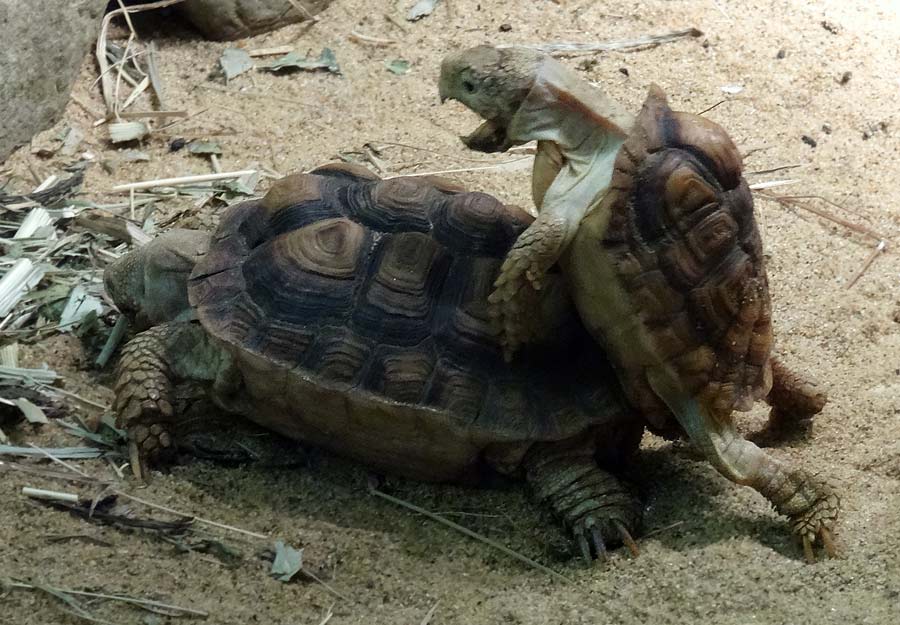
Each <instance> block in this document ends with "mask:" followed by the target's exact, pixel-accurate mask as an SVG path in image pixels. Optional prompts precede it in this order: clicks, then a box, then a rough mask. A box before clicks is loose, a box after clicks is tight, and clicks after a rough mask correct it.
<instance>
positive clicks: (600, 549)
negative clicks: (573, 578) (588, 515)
mask: <svg viewBox="0 0 900 625" xmlns="http://www.w3.org/2000/svg"><path fill="white" fill-rule="evenodd" d="M591 538H592V541H591V542H592V544H593V545H594V553H596V554H597V559H598V560H601V561H602V562H606V559H607V557H608V554H607V553H606V543H605V542H604V540H603V532H601V531H600V528H599V527H597V526H596V525H592V526H591Z"/></svg>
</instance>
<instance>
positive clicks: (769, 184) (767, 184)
mask: <svg viewBox="0 0 900 625" xmlns="http://www.w3.org/2000/svg"><path fill="white" fill-rule="evenodd" d="M798 182H801V180H800V179H799V178H790V179H788V180H766V181H764V182H754V183H753V184H751V185H750V186H749V188H750V190H751V191H760V190H762V189H771V188H773V187H783V186H784V185H786V184H797V183H798Z"/></svg>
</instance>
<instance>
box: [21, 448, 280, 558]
mask: <svg viewBox="0 0 900 625" xmlns="http://www.w3.org/2000/svg"><path fill="white" fill-rule="evenodd" d="M31 447H34V448H35V449H37V450H38V451H40V452H41V453H43V454H44V455H45V456H47V457H48V458H49V459H50V460H52V461H54V462H56V463H58V464H60V465H62V466H63V467H65V468H66V469H68V470H70V471H72V472H73V473H76V474H77V475H79V476H81V477H82V478H89V477H90V476H88V474H87V473H85V472H84V471H82V470H81V469H79V468H78V467H75V466H73V465H71V464H69V463H68V462H65V461H63V460H60V459H59V458H57V457H55V456H54V455H53V454H52V453H50V452H49V451H47V450H46V449H43V448H41V447H38V446H37V445H34V444H32V445H31ZM98 482H100V480H98ZM110 493H111V494H113V495H117V496H119V497H124V498H125V499H130V500H132V501H136V502H137V503H140V504H143V505H145V506H147V507H148V508H155V509H156V510H161V511H163V512H168V513H169V514H175V515H178V516H182V517H187V518H191V519H193V520H194V521H196V522H197V523H202V524H203V525H210V526H212V527H217V528H219V529H224V530H228V531H231V532H236V533H238V534H244V535H246V536H252V537H254V538H261V539H264V540H268V539H269V537H268V536H266V535H265V534H258V533H257V532H251V531H250V530H245V529H242V528H240V527H235V526H233V525H226V524H224V523H219V522H217V521H212V520H210V519H204V518H203V517H199V516H195V515H193V514H189V513H187V512H181V511H179V510H174V509H173V508H169V507H167V506H162V505H160V504H157V503H153V502H152V501H147V500H146V499H141V498H140V497H135V496H134V495H130V494H128V493H126V492H124V491H121V490H118V489H113V490H111V491H110Z"/></svg>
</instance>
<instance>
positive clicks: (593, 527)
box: [572, 515, 639, 564]
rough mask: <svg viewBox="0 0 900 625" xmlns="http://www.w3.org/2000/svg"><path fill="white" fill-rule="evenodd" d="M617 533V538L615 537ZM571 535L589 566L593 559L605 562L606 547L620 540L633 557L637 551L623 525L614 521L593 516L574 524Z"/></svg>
mask: <svg viewBox="0 0 900 625" xmlns="http://www.w3.org/2000/svg"><path fill="white" fill-rule="evenodd" d="M616 533H618V537H617V536H616ZM572 534H573V536H574V538H575V542H576V543H577V544H578V550H579V552H580V553H581V557H582V558H584V561H585V562H586V563H588V564H590V563H591V562H592V561H593V560H594V559H597V560H600V561H602V562H606V561H607V559H608V557H609V550H608V548H607V545H608V544H610V543H616V542H619V540H621V542H622V544H623V545H625V546H626V547H627V548H628V550H629V551H630V552H631V554H632V555H633V556H634V557H637V555H638V553H639V551H638V547H637V544H636V543H635V541H634V539H633V538H632V537H631V532H629V531H628V528H627V527H625V525H624V524H623V523H622V522H621V521H618V520H616V519H606V520H601V519H598V518H596V517H594V516H593V515H589V516H586V517H585V518H584V519H582V520H580V521H578V522H577V523H575V525H574V526H573V527H572Z"/></svg>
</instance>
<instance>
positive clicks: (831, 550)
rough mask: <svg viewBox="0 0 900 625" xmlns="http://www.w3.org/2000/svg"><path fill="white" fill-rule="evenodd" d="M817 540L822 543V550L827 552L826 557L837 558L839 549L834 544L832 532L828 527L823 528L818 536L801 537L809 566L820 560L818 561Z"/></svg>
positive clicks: (806, 535)
mask: <svg viewBox="0 0 900 625" xmlns="http://www.w3.org/2000/svg"><path fill="white" fill-rule="evenodd" d="M816 538H818V539H819V541H821V543H822V549H823V550H824V552H825V556H826V557H827V558H837V557H838V553H837V547H836V546H835V544H834V536H833V535H832V534H831V530H829V529H828V528H827V527H823V528H821V529H820V530H819V533H818V536H812V535H810V534H803V535H802V536H801V541H802V543H803V557H804V559H805V560H806V562H807V564H815V563H816V562H817V561H818V560H817V559H816V550H815V545H816V542H817V541H816Z"/></svg>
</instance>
